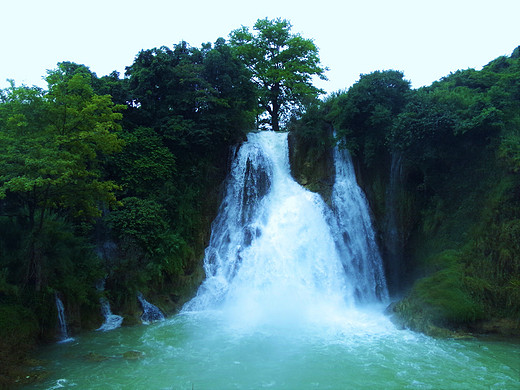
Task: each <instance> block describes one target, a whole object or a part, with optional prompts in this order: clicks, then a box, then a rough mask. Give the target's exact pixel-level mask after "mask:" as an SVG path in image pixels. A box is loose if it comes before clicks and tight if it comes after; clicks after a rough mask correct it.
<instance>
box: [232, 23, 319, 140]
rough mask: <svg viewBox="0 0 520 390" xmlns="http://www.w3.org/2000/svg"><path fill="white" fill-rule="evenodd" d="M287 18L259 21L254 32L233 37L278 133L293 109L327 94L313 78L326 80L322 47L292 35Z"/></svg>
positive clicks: (240, 32)
mask: <svg viewBox="0 0 520 390" xmlns="http://www.w3.org/2000/svg"><path fill="white" fill-rule="evenodd" d="M291 27H292V26H291V24H290V23H289V21H287V20H284V19H274V20H269V19H267V18H266V19H259V20H258V21H257V22H256V23H255V25H254V27H253V30H255V33H251V32H250V31H249V29H248V28H247V27H244V26H243V27H242V28H240V29H237V30H235V31H233V32H232V33H231V34H230V37H231V44H232V46H233V48H234V49H235V52H236V53H237V55H238V56H239V57H240V59H241V60H242V61H243V63H244V64H246V66H247V67H248V69H249V70H250V72H251V75H252V79H253V81H254V82H255V84H256V86H257V93H258V103H259V106H260V107H261V108H262V110H264V111H267V112H268V113H269V115H270V117H271V127H272V129H273V130H275V131H277V130H279V129H280V122H282V123H283V121H284V119H286V118H287V117H288V115H289V114H290V112H291V111H292V110H298V109H301V107H302V106H303V107H305V106H306V105H307V104H308V103H309V102H312V101H313V100H314V99H315V98H316V97H317V96H318V95H319V94H321V93H323V91H321V90H319V89H318V88H316V87H315V86H313V84H312V77H313V76H318V77H320V78H321V79H325V77H324V72H325V70H326V69H325V68H323V67H321V65H320V60H319V57H318V48H317V47H316V45H315V44H314V42H312V40H310V39H304V38H303V37H301V36H300V35H299V34H293V33H291Z"/></svg>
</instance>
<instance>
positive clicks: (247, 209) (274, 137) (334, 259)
mask: <svg viewBox="0 0 520 390" xmlns="http://www.w3.org/2000/svg"><path fill="white" fill-rule="evenodd" d="M336 155H337V158H340V159H341V158H342V159H341V161H340V162H339V163H338V164H339V165H338V166H337V168H336V170H337V171H338V172H339V173H338V175H337V177H336V182H337V184H336V185H335V187H334V193H335V195H334V202H333V203H334V205H333V209H331V208H329V207H328V206H327V205H326V204H325V202H324V201H323V199H322V198H321V197H320V196H319V195H318V194H316V193H313V192H310V191H307V190H306V189H305V188H303V187H302V186H300V185H299V184H297V183H296V182H295V181H294V180H293V178H292V176H291V173H290V167H289V158H288V146H287V133H274V132H269V131H263V132H259V133H252V134H249V136H248V142H246V143H245V144H243V145H242V146H241V148H240V149H239V150H238V152H237V155H236V158H235V160H234V161H233V163H232V167H231V174H230V177H229V178H228V182H227V186H226V194H225V197H224V200H223V202H222V204H221V206H220V209H219V213H218V215H217V218H216V219H215V221H214V222H213V225H212V234H211V238H210V242H209V245H208V247H207V248H206V251H205V259H204V269H205V272H206V280H205V281H204V282H203V284H202V285H201V287H200V288H199V290H198V292H197V295H196V296H195V297H194V298H193V299H192V300H191V301H190V302H188V303H187V304H186V305H185V306H184V308H183V311H184V312H190V311H203V310H221V311H223V312H225V313H228V314H229V317H233V318H235V319H237V320H241V321H244V322H246V323H247V324H262V323H266V322H267V323H276V324H296V323H314V322H316V321H321V320H323V319H324V318H330V317H331V316H332V317H334V316H335V315H336V313H338V312H347V311H349V310H352V309H354V308H355V307H356V306H357V305H358V304H359V303H367V302H377V301H379V300H381V299H386V297H387V293H386V284H385V281H384V277H383V273H382V270H381V264H380V257H379V255H378V253H377V247H376V245H375V241H374V237H373V232H372V231H371V230H370V229H371V227H370V226H371V225H370V221H369V214H368V211H365V212H361V211H359V210H358V208H360V207H365V208H366V201H365V200H364V197H363V196H362V193H361V191H360V190H359V188H358V187H357V185H355V186H354V184H353V183H354V182H355V178H353V177H351V178H350V177H349V176H352V175H353V174H354V173H353V170H352V169H351V168H350V169H349V168H348V162H349V161H350V160H349V159H348V158H343V157H344V156H345V154H344V153H340V152H337V153H336ZM342 156H343V157H342ZM349 180H350V181H349ZM354 187H355V188H354ZM356 188H357V189H356ZM343 191H348V194H344V193H342V192H343ZM351 197H353V198H361V200H360V199H355V200H352V199H350V198H351Z"/></svg>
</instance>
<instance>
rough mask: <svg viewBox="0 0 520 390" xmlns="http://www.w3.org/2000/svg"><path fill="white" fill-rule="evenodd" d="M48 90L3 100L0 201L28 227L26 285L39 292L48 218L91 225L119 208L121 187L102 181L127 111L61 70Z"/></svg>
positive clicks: (10, 93)
mask: <svg viewBox="0 0 520 390" xmlns="http://www.w3.org/2000/svg"><path fill="white" fill-rule="evenodd" d="M47 82H48V84H49V92H47V93H46V94H44V93H43V91H41V90H39V89H34V88H27V87H18V88H17V87H15V86H14V84H13V85H12V86H11V88H9V89H7V90H5V91H3V92H2V93H1V96H0V145H1V148H0V172H1V173H0V200H2V199H5V201H4V202H5V204H7V205H8V206H9V207H10V208H11V209H13V212H12V213H9V215H10V217H12V218H17V219H23V220H25V221H26V226H27V230H28V231H29V236H30V242H29V244H28V253H27V259H28V271H27V277H26V278H27V282H28V283H29V284H32V285H34V288H35V290H36V291H39V290H40V288H41V287H42V260H41V258H42V256H41V253H40V252H41V251H40V250H39V249H38V243H40V242H41V241H42V239H41V237H42V232H43V230H44V227H45V226H44V225H45V222H47V221H49V218H50V217H51V215H60V216H62V217H64V218H66V219H67V220H69V221H71V220H76V221H89V220H92V218H93V217H97V216H99V215H100V214H101V212H100V210H99V204H100V203H114V202H115V200H116V199H115V191H116V189H117V188H118V186H117V185H116V184H115V183H113V182H111V181H107V180H104V178H103V175H102V172H101V171H102V169H101V164H102V160H103V158H104V156H106V155H109V154H112V153H115V152H117V151H119V150H120V149H121V146H122V141H121V140H120V139H119V138H118V137H117V135H116V133H117V132H118V131H119V130H120V126H119V124H118V121H119V120H120V119H121V116H122V115H121V114H120V113H119V112H118V111H119V110H120V109H121V108H122V107H120V106H116V105H114V104H113V103H112V100H111V99H110V96H99V95H96V94H94V93H93V90H92V88H91V86H90V80H89V79H88V77H86V76H85V74H83V73H81V72H80V73H74V74H72V75H71V74H70V72H68V64H65V66H64V65H63V64H60V66H59V68H58V69H56V70H54V71H51V72H50V73H49V75H48V77H47Z"/></svg>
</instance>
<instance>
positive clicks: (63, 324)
mask: <svg viewBox="0 0 520 390" xmlns="http://www.w3.org/2000/svg"><path fill="white" fill-rule="evenodd" d="M54 298H55V301H56V310H57V312H58V325H59V326H60V340H59V342H60V343H68V342H69V341H73V340H74V338H72V337H70V336H69V330H68V327H67V318H66V317H65V307H64V306H63V302H62V301H61V299H60V297H59V296H58V294H55V296H54Z"/></svg>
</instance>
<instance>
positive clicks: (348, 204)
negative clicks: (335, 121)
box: [332, 147, 388, 302]
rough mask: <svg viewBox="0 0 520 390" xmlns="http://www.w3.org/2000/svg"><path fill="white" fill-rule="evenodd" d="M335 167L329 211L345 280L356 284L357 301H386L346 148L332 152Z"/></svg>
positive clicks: (364, 207) (362, 197)
mask: <svg viewBox="0 0 520 390" xmlns="http://www.w3.org/2000/svg"><path fill="white" fill-rule="evenodd" d="M334 167H335V169H336V177H335V181H334V186H333V188H332V208H333V211H334V215H335V217H336V221H337V227H338V231H337V235H338V237H339V240H338V243H339V247H340V248H339V251H340V253H341V258H342V259H343V264H344V265H345V272H346V274H347V278H348V280H350V281H351V283H354V285H355V295H356V299H357V301H358V302H371V301H374V300H383V301H384V300H387V299H388V290H387V286H386V280H385V276H384V271H383V261H382V259H381V255H380V252H379V248H378V246H377V243H376V238H375V234H374V229H373V227H372V220H371V217H370V212H369V207H368V202H367V200H366V197H365V194H364V193H363V191H362V190H361V188H360V187H359V185H358V184H357V181H356V175H355V171H354V166H353V164H352V159H351V157H350V153H349V151H348V150H347V149H342V150H340V149H339V148H338V147H336V148H335V149H334ZM338 233H339V234H338Z"/></svg>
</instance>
